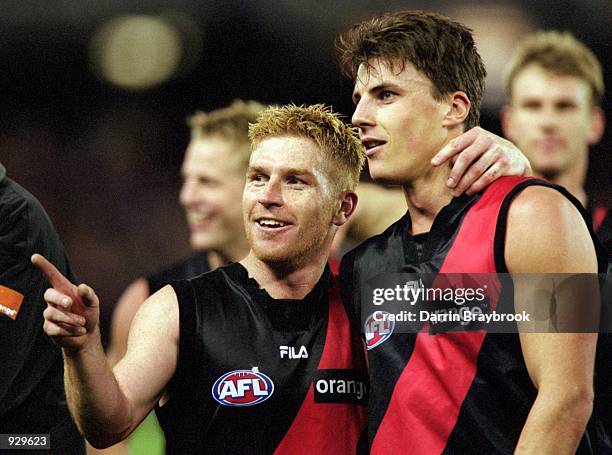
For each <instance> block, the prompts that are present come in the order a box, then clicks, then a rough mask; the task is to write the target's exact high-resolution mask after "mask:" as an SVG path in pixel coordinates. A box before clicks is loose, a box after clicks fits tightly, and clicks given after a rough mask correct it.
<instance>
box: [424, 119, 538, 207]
mask: <svg viewBox="0 0 612 455" xmlns="http://www.w3.org/2000/svg"><path fill="white" fill-rule="evenodd" d="M449 159H450V160H451V162H452V163H453V166H452V169H451V172H450V175H449V179H448V182H447V185H448V187H449V188H452V191H451V194H452V195H453V196H459V195H460V194H462V193H467V194H474V193H477V192H479V191H481V190H483V189H484V188H486V187H487V186H488V185H489V184H490V183H491V182H493V181H495V180H496V179H498V178H499V177H502V176H504V175H523V176H529V175H531V165H530V164H529V160H527V158H526V157H525V155H523V154H522V153H521V151H520V150H519V149H517V148H516V146H515V145H514V144H513V143H512V142H510V141H508V140H506V139H504V138H502V137H499V136H497V135H495V134H493V133H491V132H489V131H487V130H484V129H482V128H480V127H479V126H476V127H474V128H472V129H471V130H469V131H466V132H465V133H463V134H462V135H461V136H458V137H456V138H455V139H453V140H452V141H451V142H450V143H449V144H447V145H446V146H445V147H444V148H443V149H442V150H440V151H439V152H438V153H437V154H436V155H435V156H434V157H433V158H432V160H431V164H432V165H434V166H436V167H437V166H441V165H442V164H443V163H445V162H447V161H448V160H449Z"/></svg>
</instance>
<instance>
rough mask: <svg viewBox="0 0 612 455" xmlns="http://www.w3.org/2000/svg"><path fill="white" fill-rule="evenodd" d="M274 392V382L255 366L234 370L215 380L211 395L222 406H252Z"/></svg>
mask: <svg viewBox="0 0 612 455" xmlns="http://www.w3.org/2000/svg"><path fill="white" fill-rule="evenodd" d="M272 393H274V383H273V382H272V380H271V379H270V378H269V377H268V376H266V375H265V374H263V373H260V372H259V370H258V369H257V368H253V369H252V370H234V371H230V372H229V373H225V374H224V375H223V376H221V377H220V378H219V379H217V380H216V381H215V383H214V384H213V387H212V395H213V398H214V399H215V400H217V401H218V402H219V403H221V404H222V405H224V406H253V405H255V404H259V403H261V402H263V401H266V400H267V399H268V398H270V397H271V396H272Z"/></svg>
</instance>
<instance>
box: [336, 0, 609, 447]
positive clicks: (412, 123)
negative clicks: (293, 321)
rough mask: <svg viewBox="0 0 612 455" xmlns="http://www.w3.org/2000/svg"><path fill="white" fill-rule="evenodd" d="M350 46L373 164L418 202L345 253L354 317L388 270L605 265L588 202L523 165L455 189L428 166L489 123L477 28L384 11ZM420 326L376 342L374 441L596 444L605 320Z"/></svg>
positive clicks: (584, 269) (521, 295)
mask: <svg viewBox="0 0 612 455" xmlns="http://www.w3.org/2000/svg"><path fill="white" fill-rule="evenodd" d="M339 47H340V52H341V59H342V62H343V66H344V68H345V70H346V72H347V74H348V75H349V76H350V77H352V78H354V80H355V89H354V92H353V100H354V102H355V106H356V107H355V113H354V115H353V119H352V120H353V124H355V125H356V126H357V127H359V130H360V137H361V140H362V143H363V144H364V146H365V147H366V155H367V159H368V165H369V169H370V174H371V176H372V177H373V178H374V179H375V180H377V181H381V182H385V183H390V184H396V185H401V186H402V187H403V190H404V194H405V196H406V202H407V205H408V213H407V215H406V216H405V217H404V218H402V219H401V220H399V221H398V222H397V223H395V224H394V225H393V226H391V227H390V228H389V229H388V230H387V231H385V233H383V234H382V235H380V236H377V237H374V238H372V239H370V240H369V241H366V242H365V243H364V244H362V245H361V246H360V247H358V248H357V249H356V250H354V251H353V252H351V253H349V254H348V255H347V256H345V259H344V260H343V263H342V272H341V278H342V282H343V288H344V293H345V297H346V299H347V301H348V302H349V305H350V306H351V307H352V312H353V321H354V323H355V324H356V325H357V326H358V327H361V316H362V315H361V314H360V313H361V305H362V303H364V304H365V303H366V302H365V301H362V300H363V299H365V298H366V297H367V296H362V295H361V293H360V289H359V285H360V284H361V283H365V282H367V281H368V280H372V279H375V278H376V277H379V276H380V274H381V273H382V274H384V273H386V274H387V275H390V274H393V273H402V272H406V271H410V272H415V273H439V272H440V273H458V274H459V273H495V272H500V273H501V272H511V273H548V272H560V273H596V272H597V271H598V268H599V270H602V269H601V268H600V267H602V266H603V256H602V255H600V257H599V259H600V260H601V262H599V263H598V256H597V253H596V248H595V246H594V244H593V240H592V237H591V234H592V232H589V227H587V225H586V223H585V221H584V220H583V218H582V217H581V215H580V213H579V210H578V205H579V203H578V202H577V201H576V200H575V199H573V198H572V197H571V196H570V195H569V193H567V192H566V191H564V190H562V189H561V188H559V187H553V186H552V185H549V184H546V183H545V182H543V181H538V180H533V179H523V178H516V177H512V178H502V179H499V180H498V181H496V182H494V183H493V184H492V185H491V186H490V187H488V188H487V189H486V190H485V191H484V192H481V193H479V194H476V195H474V196H471V197H458V198H453V194H451V193H450V192H449V191H448V189H447V186H446V182H447V179H448V177H449V169H448V168H447V167H439V168H436V169H432V168H431V167H430V162H431V161H432V159H433V157H434V156H435V154H436V153H437V151H438V150H440V149H441V148H442V147H444V146H445V145H447V144H453V142H454V141H457V140H458V139H457V138H459V137H461V134H462V133H463V132H464V131H465V130H468V129H470V128H472V127H474V126H476V125H477V124H478V117H479V107H480V100H481V97H482V93H483V90H484V78H485V74H486V72H485V68H484V65H483V63H482V61H481V58H480V56H479V55H478V53H477V51H476V47H475V44H474V40H473V37H472V35H471V32H470V30H469V29H467V28H465V27H464V26H462V25H461V24H459V23H457V22H454V21H452V20H450V19H448V18H445V17H443V16H440V15H437V14H433V13H421V12H397V13H388V14H384V15H382V16H378V17H375V18H373V19H371V20H368V21H364V22H362V23H360V24H357V25H356V26H354V27H353V28H351V29H350V30H349V31H348V32H346V33H345V34H343V35H342V36H341V38H340V40H339ZM490 172H491V173H493V174H495V173H496V169H494V168H492V169H491V170H490ZM515 297H516V300H515V302H522V301H523V300H524V299H525V298H526V290H525V289H523V288H522V287H520V286H517V287H516V289H515ZM496 298H497V297H496V296H493V297H492V301H493V300H494V299H496ZM362 330H363V329H362ZM430 330H432V332H431V334H430ZM387 331H388V330H387ZM366 332H367V331H366ZM416 332H417V333H391V334H389V333H385V336H384V337H382V338H380V339H377V340H376V343H372V344H371V345H370V346H368V347H369V348H370V349H369V350H368V359H369V365H370V369H371V374H370V376H371V394H370V402H369V415H370V418H369V432H370V443H371V451H372V453H374V454H378V453H389V452H398V453H400V452H402V453H422V454H430V453H431V454H439V453H511V452H513V451H516V453H551V454H553V453H554V454H556V453H572V452H573V451H576V450H577V449H578V450H579V451H581V452H585V453H588V452H589V450H590V449H591V447H590V446H589V444H590V443H591V444H598V443H599V442H600V441H599V440H598V439H597V438H598V437H599V436H601V435H599V434H590V435H589V436H590V440H589V438H588V437H583V435H584V434H585V428H586V425H587V422H588V420H589V417H590V415H591V411H592V399H593V385H592V384H593V362H594V356H595V343H596V339H597V335H596V334H594V333H521V334H519V335H517V334H493V333H487V332H484V331H478V332H458V333H435V331H433V329H432V327H431V325H429V323H423V324H422V326H421V328H420V330H419V331H416ZM559 359H562V361H559ZM604 442H605V441H604ZM607 442H608V443H609V441H607Z"/></svg>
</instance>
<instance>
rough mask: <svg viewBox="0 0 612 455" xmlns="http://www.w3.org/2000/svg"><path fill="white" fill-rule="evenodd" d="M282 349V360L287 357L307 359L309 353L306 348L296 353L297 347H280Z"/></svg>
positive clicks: (303, 347) (302, 347) (301, 347)
mask: <svg viewBox="0 0 612 455" xmlns="http://www.w3.org/2000/svg"><path fill="white" fill-rule="evenodd" d="M279 348H280V358H281V359H284V358H285V357H287V358H289V359H307V358H308V351H307V350H306V346H300V350H299V351H296V349H295V346H279Z"/></svg>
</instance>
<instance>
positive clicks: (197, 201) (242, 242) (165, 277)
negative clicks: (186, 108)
mask: <svg viewBox="0 0 612 455" xmlns="http://www.w3.org/2000/svg"><path fill="white" fill-rule="evenodd" d="M263 109H264V106H263V105H262V104H260V103H258V102H257V101H242V100H235V101H233V102H232V103H231V104H230V105H229V106H226V107H223V108H220V109H216V110H213V111H210V112H196V113H195V114H194V115H192V116H191V117H189V118H188V119H187V124H188V125H189V127H190V129H191V140H190V142H189V145H188V146H187V150H186V152H185V158H184V160H183V165H182V169H181V177H182V180H183V185H182V188H181V192H180V195H179V202H180V204H181V205H182V206H183V208H184V210H185V215H186V218H187V224H188V225H189V230H190V245H191V248H192V250H193V254H192V255H191V256H189V257H188V258H187V259H185V260H183V261H181V262H180V263H178V264H175V265H173V266H171V267H169V268H168V269H165V270H162V271H160V272H158V273H155V274H153V275H149V276H147V277H143V278H139V279H137V280H136V281H134V282H133V283H132V284H131V285H130V286H129V287H128V288H127V289H126V290H125V291H124V293H123V294H122V295H121V297H120V298H119V301H118V302H117V305H116V306H115V309H114V311H113V316H112V322H111V333H110V342H109V347H108V356H109V359H110V361H111V364H112V365H115V364H117V362H119V360H121V358H122V357H123V356H124V355H125V352H126V350H127V341H128V333H129V330H130V325H131V324H132V320H133V318H134V315H135V314H136V312H137V311H138V309H139V308H140V305H141V304H142V303H143V302H144V301H145V300H146V299H147V297H149V295H152V294H154V293H155V292H156V291H158V290H159V289H161V288H162V287H163V286H165V285H166V284H168V283H169V282H170V281H173V280H181V279H187V278H193V277H195V276H198V275H200V274H202V273H205V272H208V271H210V270H214V269H216V268H217V267H219V266H222V265H225V264H227V263H229V262H235V261H238V260H240V259H242V258H243V257H244V256H246V255H247V253H248V251H249V246H248V244H247V241H246V237H245V234H244V223H243V222H242V210H241V206H240V199H241V197H242V190H243V189H244V176H245V173H246V169H247V166H248V163H249V156H250V152H251V147H250V142H249V137H248V130H249V123H254V122H255V120H256V119H257V116H258V115H259V113H260V112H261V111H262V110H263ZM154 420H155V419H154V418H153V422H152V423H151V426H150V427H149V431H148V433H147V435H143V436H142V437H149V438H151V437H152V435H154V434H155V435H158V437H162V436H161V434H162V433H161V430H160V429H159V426H158V425H157V424H156V423H155V422H154ZM133 442H134V444H136V445H138V444H139V442H138V439H135V440H134V441H133ZM126 450H127V447H126V446H125V443H122V444H118V445H117V446H115V447H113V448H112V449H108V452H106V453H117V454H118V453H125V452H126ZM92 452H94V453H95V451H93V450H92Z"/></svg>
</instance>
